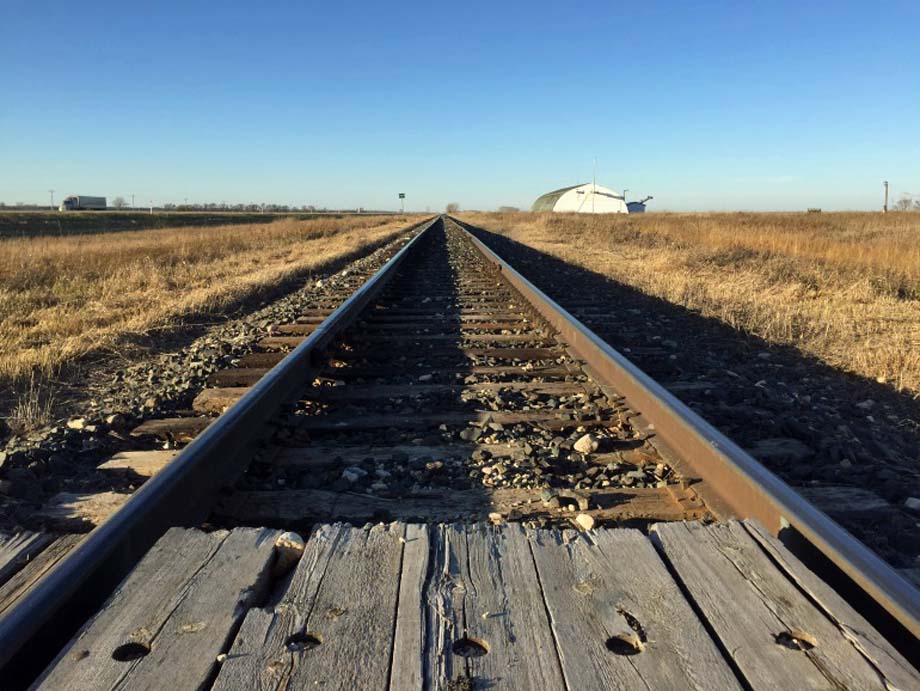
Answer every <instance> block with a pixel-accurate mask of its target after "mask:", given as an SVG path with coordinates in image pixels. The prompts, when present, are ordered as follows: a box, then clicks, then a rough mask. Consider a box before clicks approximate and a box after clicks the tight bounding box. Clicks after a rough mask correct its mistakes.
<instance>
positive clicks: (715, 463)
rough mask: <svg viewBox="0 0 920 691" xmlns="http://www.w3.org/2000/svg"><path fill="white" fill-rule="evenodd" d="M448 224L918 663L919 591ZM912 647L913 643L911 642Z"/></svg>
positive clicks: (736, 507) (724, 491) (658, 427)
mask: <svg viewBox="0 0 920 691" xmlns="http://www.w3.org/2000/svg"><path fill="white" fill-rule="evenodd" d="M450 220H451V221H454V222H455V223H457V225H458V226H459V227H460V228H462V229H463V230H464V231H465V232H466V233H467V234H468V235H469V237H470V239H471V240H472V242H473V244H474V245H475V246H476V247H477V249H479V251H480V252H482V254H483V255H484V256H485V257H486V258H487V259H488V260H489V261H490V262H492V263H493V264H495V265H496V266H497V267H498V269H499V270H500V272H501V274H502V275H503V276H504V278H505V279H506V280H508V281H509V282H510V283H511V284H512V285H513V286H514V287H515V288H516V289H517V290H518V292H520V293H521V295H522V296H523V297H524V299H525V300H527V301H528V302H529V303H530V304H531V305H532V306H533V307H534V308H535V309H536V310H537V311H538V312H539V314H540V315H541V316H542V317H543V318H544V319H546V320H547V322H549V323H550V324H551V325H552V326H553V327H555V328H556V329H557V330H558V332H559V334H560V335H561V336H562V338H563V339H564V340H565V341H566V343H567V344H568V345H569V347H570V348H571V350H572V351H573V352H574V353H575V354H577V355H578V356H579V357H580V358H582V359H584V360H585V361H586V362H587V363H588V365H589V366H591V367H592V368H593V369H594V370H595V372H596V373H597V374H598V375H599V377H600V378H601V379H602V381H603V383H606V384H609V385H610V386H611V387H612V388H614V389H615V390H616V391H617V392H618V393H620V394H622V395H623V396H625V397H626V400H627V401H629V403H630V405H631V407H633V408H634V409H636V410H638V411H639V412H640V413H641V414H642V415H643V417H645V418H646V419H647V420H648V421H649V422H651V423H652V424H653V425H654V431H655V433H656V434H657V435H658V436H660V437H661V438H662V439H663V440H664V441H665V443H667V444H668V445H669V446H671V447H672V448H673V449H675V450H678V451H679V453H680V455H681V456H682V457H683V459H684V460H685V461H686V462H687V463H688V464H689V465H690V466H691V467H692V468H693V469H694V470H696V471H697V472H698V473H699V474H700V476H701V477H703V478H704V479H705V480H706V482H707V483H708V484H709V485H710V486H711V487H712V488H713V489H714V490H715V492H716V493H717V494H718V495H719V499H720V500H722V501H724V502H725V504H726V505H727V506H728V507H729V508H730V509H731V510H732V511H733V512H734V513H735V515H737V516H740V517H745V518H747V517H752V518H756V519H757V520H759V521H760V522H761V523H763V524H764V525H765V526H767V528H768V530H770V532H771V533H772V534H773V535H776V536H778V537H779V538H780V539H781V540H782V541H783V542H784V543H786V544H787V546H788V547H789V548H790V549H791V550H792V551H793V552H797V551H799V544H798V543H799V542H800V541H799V540H797V539H796V536H795V535H790V534H789V532H788V531H789V529H790V528H791V529H793V530H794V531H795V532H796V533H798V534H799V536H801V537H802V538H804V539H805V540H806V541H807V542H808V543H810V544H811V545H812V546H813V547H814V548H816V549H817V550H818V551H819V552H820V553H821V554H822V555H823V556H824V557H826V558H827V559H828V560H829V561H830V562H831V563H832V564H833V565H834V566H835V567H836V568H837V569H839V570H840V571H841V572H842V573H843V574H844V575H845V576H846V577H847V578H849V579H850V580H851V581H852V582H853V583H855V584H856V585H857V586H858V588H859V589H860V590H862V591H863V592H864V593H865V594H866V595H867V596H868V597H869V598H871V600H873V601H874V602H875V603H876V604H877V605H878V606H879V607H880V608H881V609H882V610H883V611H884V612H887V613H888V614H889V615H890V616H891V617H892V618H893V619H895V620H896V621H897V622H898V624H900V626H902V627H903V628H904V629H905V630H906V631H907V632H909V634H910V635H911V636H912V637H913V639H914V640H913V641H912V643H913V645H912V646H910V645H908V647H910V648H912V654H909V657H911V658H912V659H913V660H914V662H915V664H916V660H917V657H916V655H917V638H918V637H920V591H918V590H917V589H916V588H915V587H914V586H913V585H911V584H910V583H909V582H908V581H907V580H905V579H904V578H903V577H902V576H901V575H900V574H898V573H897V572H896V571H895V570H894V569H893V568H892V567H891V566H889V565H888V564H887V563H885V562H884V561H883V560H882V559H881V558H880V557H879V556H878V555H876V554H875V553H874V552H873V551H871V550H870V549H869V548H868V547H866V546H865V545H864V544H863V543H862V542H860V541H859V540H857V539H856V538H855V537H854V536H853V535H851V534H850V533H849V532H847V531H846V530H845V529H844V528H843V527H842V526H840V525H839V524H838V523H837V522H836V521H834V520H833V519H831V518H830V517H829V516H828V515H827V514H825V513H823V512H822V511H820V510H819V509H817V508H816V507H815V506H813V505H812V504H811V503H809V502H808V501H807V500H806V499H805V498H804V497H802V496H801V495H799V494H798V493H797V492H796V491H795V490H794V489H793V488H792V487H791V486H789V485H788V484H786V483H785V482H784V481H783V480H781V479H780V478H779V477H777V476H776V475H774V474H773V473H772V472H770V471H769V470H767V468H766V467H764V466H763V465H762V464H761V463H760V462H759V461H757V460H756V459H755V458H754V457H753V456H751V455H750V454H749V453H747V452H746V451H745V450H744V449H742V448H741V447H740V446H738V445H737V444H736V443H735V442H733V441H731V440H730V439H729V438H728V437H726V436H725V435H724V434H722V433H721V432H719V431H718V430H717V429H716V428H715V427H713V426H712V425H711V424H710V423H708V422H706V421H705V420H704V419H703V418H701V417H700V416H699V415H697V414H696V413H695V412H693V411H692V410H691V409H690V408H689V407H687V406H686V405H685V404H684V403H682V402H681V401H680V400H679V399H678V398H677V397H675V396H674V395H673V394H672V393H670V392H669V391H668V390H667V389H665V388H664V387H663V386H662V385H661V384H659V383H658V382H656V381H655V380H654V379H652V378H651V377H650V376H649V375H647V374H646V373H645V372H643V371H642V370H640V369H639V368H638V367H636V366H635V365H634V364H633V363H632V362H630V361H629V360H628V359H627V358H626V357H624V356H623V355H622V354H621V353H619V352H618V351H617V350H615V349H614V348H612V347H611V346H610V345H608V344H607V343H606V342H604V341H603V340H602V339H601V338H600V337H599V336H597V335H596V334H595V333H594V332H592V331H591V330H590V329H588V328H587V327H586V326H585V325H584V324H582V323H581V322H580V321H579V320H578V319H576V318H575V317H574V316H572V315H571V314H569V313H568V312H567V311H566V310H565V309H563V308H562V307H561V306H560V305H559V304H558V303H556V302H555V301H554V300H552V299H551V298H550V297H549V296H547V295H546V294H545V293H543V291H541V290H540V289H539V288H537V287H536V286H535V285H533V284H532V283H531V282H530V281H528V280H527V279H526V278H524V277H523V276H522V275H521V274H520V273H519V272H518V271H517V270H515V269H514V268H513V267H512V266H511V265H510V264H508V262H506V261H505V260H504V259H502V258H501V257H500V256H499V255H498V254H497V253H495V252H494V251H493V250H491V249H490V248H489V247H488V246H487V245H486V244H485V243H484V242H482V241H481V240H480V239H479V238H477V237H476V236H475V235H474V234H473V233H471V232H470V230H469V228H468V227H467V225H466V224H464V223H463V222H461V221H457V220H456V219H453V218H451V219H450ZM470 227H474V226H470ZM805 556H806V557H807V556H808V555H805ZM893 642H894V641H893ZM909 643H911V641H907V644H909ZM898 647H902V646H898Z"/></svg>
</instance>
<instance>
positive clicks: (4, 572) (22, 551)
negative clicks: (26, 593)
mask: <svg viewBox="0 0 920 691" xmlns="http://www.w3.org/2000/svg"><path fill="white" fill-rule="evenodd" d="M53 540H54V536H53V535H51V534H50V533H34V532H32V531H30V530H24V531H22V532H20V533H13V534H12V535H5V534H3V533H0V585H3V584H4V583H6V582H7V581H8V580H9V579H10V578H11V577H12V576H13V574H14V573H16V572H17V571H19V569H21V568H22V567H23V566H25V565H26V564H27V563H28V562H29V561H31V560H32V559H34V558H35V557H36V556H37V555H38V553H39V552H41V551H42V550H43V549H45V547H47V546H48V545H49V544H51V542H52V541H53Z"/></svg>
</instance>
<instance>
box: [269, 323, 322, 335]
mask: <svg viewBox="0 0 920 691" xmlns="http://www.w3.org/2000/svg"><path fill="white" fill-rule="evenodd" d="M317 326H318V324H316V323H313V324H303V323H298V324H281V325H280V326H276V327H275V328H274V331H276V332H278V333H279V334H285V335H288V336H309V335H310V334H311V333H313V332H314V331H316V327H317Z"/></svg>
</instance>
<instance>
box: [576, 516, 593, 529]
mask: <svg viewBox="0 0 920 691" xmlns="http://www.w3.org/2000/svg"><path fill="white" fill-rule="evenodd" d="M575 522H576V523H577V524H578V525H579V527H580V528H581V529H582V530H591V529H592V528H593V527H594V519H593V518H592V517H591V516H589V515H588V514H586V513H580V514H578V515H577V516H575Z"/></svg>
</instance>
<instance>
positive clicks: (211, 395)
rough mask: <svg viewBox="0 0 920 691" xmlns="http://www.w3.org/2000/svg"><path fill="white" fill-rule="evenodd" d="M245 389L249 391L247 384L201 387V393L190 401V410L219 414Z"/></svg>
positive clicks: (239, 397)
mask: <svg viewBox="0 0 920 691" xmlns="http://www.w3.org/2000/svg"><path fill="white" fill-rule="evenodd" d="M247 391H249V387H248V386H227V387H219V388H213V389H202V391H201V393H199V394H198V395H197V396H195V400H194V401H192V410H194V411H196V412H199V413H205V414H215V415H220V414H221V413H223V412H224V411H225V410H226V409H227V408H229V407H230V406H232V405H233V404H234V403H236V402H237V401H238V400H240V399H241V398H242V397H243V396H245V395H246V392H247Z"/></svg>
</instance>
